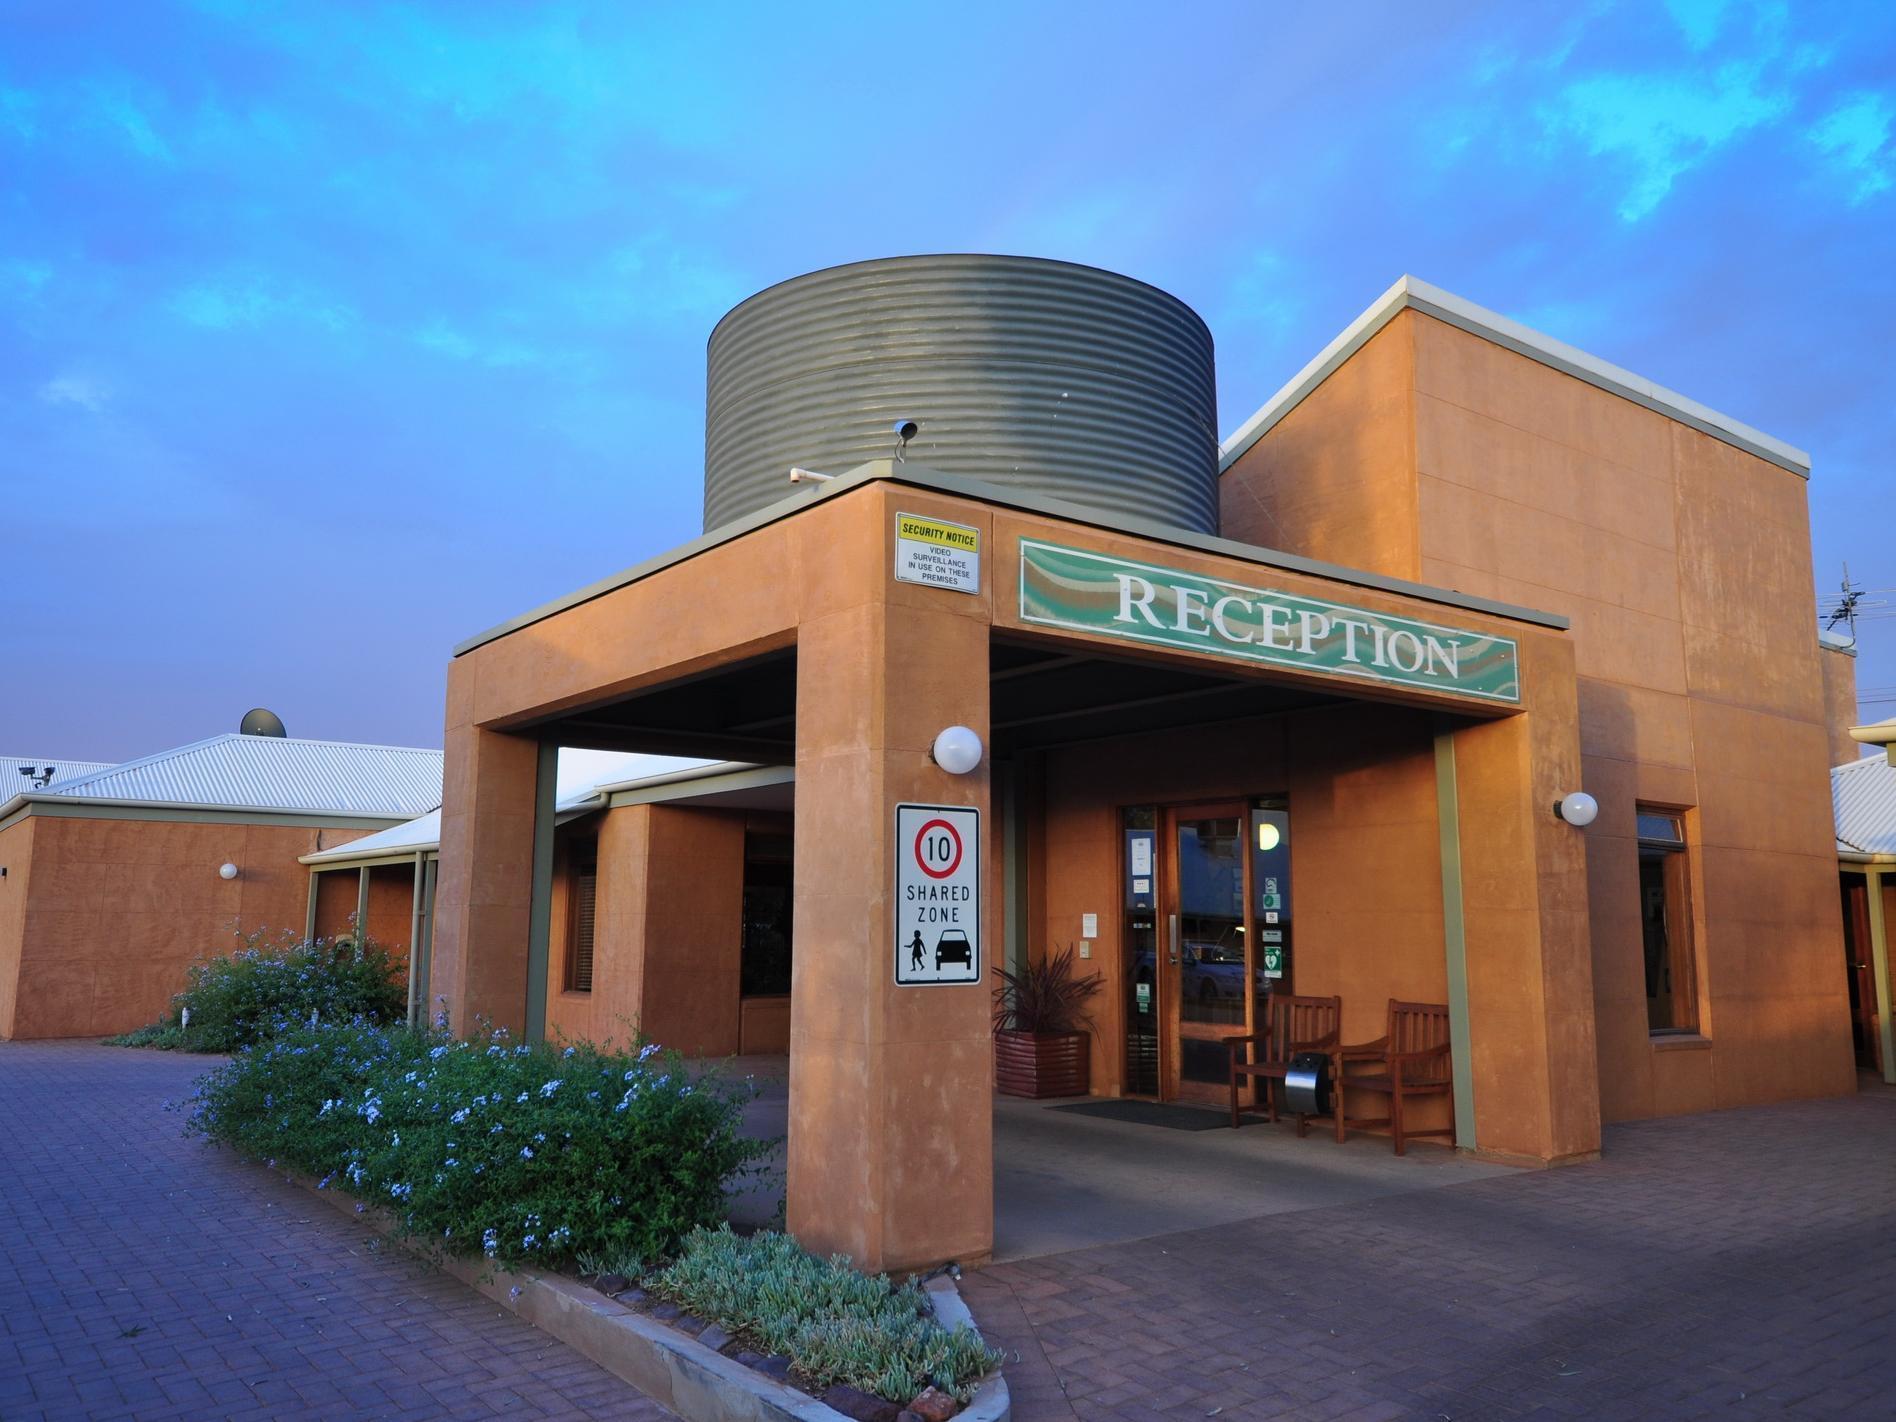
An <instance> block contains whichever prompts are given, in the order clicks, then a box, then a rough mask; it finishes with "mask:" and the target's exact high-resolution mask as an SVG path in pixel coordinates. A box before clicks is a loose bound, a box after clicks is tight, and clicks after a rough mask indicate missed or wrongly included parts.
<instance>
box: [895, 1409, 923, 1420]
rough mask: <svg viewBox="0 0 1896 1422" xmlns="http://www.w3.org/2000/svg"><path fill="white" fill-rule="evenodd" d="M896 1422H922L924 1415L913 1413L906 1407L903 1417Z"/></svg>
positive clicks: (902, 1413)
mask: <svg viewBox="0 0 1896 1422" xmlns="http://www.w3.org/2000/svg"><path fill="white" fill-rule="evenodd" d="M895 1422H922V1414H921V1413H919V1412H911V1411H909V1410H908V1408H906V1407H904V1408H903V1409H902V1412H901V1415H900V1416H898V1417H897V1418H896V1419H895Z"/></svg>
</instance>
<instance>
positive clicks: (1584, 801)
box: [1554, 790, 1600, 829]
mask: <svg viewBox="0 0 1896 1422" xmlns="http://www.w3.org/2000/svg"><path fill="white" fill-rule="evenodd" d="M1554 813H1555V814H1556V815H1559V816H1560V818H1561V819H1563V820H1565V821H1566V822H1567V823H1568V824H1570V825H1572V826H1573V827H1574V828H1575V829H1585V828H1586V827H1587V826H1588V825H1590V824H1592V823H1593V820H1594V817H1595V816H1596V815H1598V814H1599V813H1600V802H1599V801H1598V800H1596V799H1594V798H1593V797H1592V796H1591V795H1589V794H1587V792H1586V791H1584V790H1576V791H1574V792H1573V793H1572V794H1571V795H1562V796H1561V797H1560V798H1559V799H1558V800H1556V801H1554Z"/></svg>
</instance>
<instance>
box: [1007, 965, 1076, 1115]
mask: <svg viewBox="0 0 1896 1422" xmlns="http://www.w3.org/2000/svg"><path fill="white" fill-rule="evenodd" d="M994 971H995V975H996V976H997V977H999V978H1000V980H1001V985H1000V986H999V987H997V988H996V989H995V990H994V1079H995V1086H996V1087H997V1088H998V1089H999V1090H1000V1091H1001V1092H1002V1093H1003V1094H1004V1095H1007V1096H1031V1097H1034V1098H1036V1099H1038V1098H1041V1097H1047V1096H1084V1095H1086V1093H1087V1089H1088V1087H1089V1086H1090V1085H1091V1084H1092V1053H1091V1051H1090V1049H1089V1047H1088V1044H1087V1040H1086V1039H1087V1035H1088V1033H1089V1032H1090V1031H1091V1030H1092V1029H1091V1026H1090V1024H1089V1023H1088V1022H1087V1017H1086V1005H1087V1003H1088V1002H1090V1001H1091V1000H1092V998H1093V996H1094V995H1095V994H1096V993H1098V992H1099V988H1100V979H1099V978H1098V977H1095V976H1092V975H1088V976H1087V977H1080V976H1078V975H1077V974H1076V973H1075V972H1074V971H1073V949H1072V948H1071V947H1068V948H1066V949H1064V950H1062V951H1061V952H1059V953H1053V954H1049V955H1047V956H1045V957H1043V958H1042V959H1041V960H1040V961H1039V962H1037V963H1033V962H1030V963H1028V964H1027V966H1026V967H1024V968H1022V969H1021V970H1020V971H1019V972H1017V973H1010V972H1008V971H1007V970H1006V969H1005V968H996V969H995V970H994Z"/></svg>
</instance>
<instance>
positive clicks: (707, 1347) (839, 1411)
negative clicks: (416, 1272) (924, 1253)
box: [285, 1174, 1011, 1422]
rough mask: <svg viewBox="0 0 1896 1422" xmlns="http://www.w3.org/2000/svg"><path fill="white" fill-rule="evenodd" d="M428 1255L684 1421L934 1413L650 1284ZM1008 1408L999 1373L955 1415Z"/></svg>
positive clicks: (937, 1301) (936, 1306)
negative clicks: (832, 1382)
mask: <svg viewBox="0 0 1896 1422" xmlns="http://www.w3.org/2000/svg"><path fill="white" fill-rule="evenodd" d="M285 1178H286V1179H289V1180H291V1181H292V1182H293V1183H296V1184H300V1185H302V1186H303V1187H304V1188H305V1189H307V1190H309V1191H310V1192H311V1193H312V1194H315V1195H316V1196H317V1197H318V1198H320V1199H322V1200H324V1201H326V1202H327V1203H328V1204H329V1205H330V1206H331V1207H332V1208H334V1209H336V1210H338V1211H340V1212H342V1213H343V1214H345V1215H348V1216H349V1217H350V1218H352V1219H355V1220H356V1221H358V1222H359V1223H363V1224H367V1225H368V1226H370V1227H371V1228H373V1229H375V1230H377V1231H378V1232H379V1233H382V1234H385V1235H389V1236H391V1237H393V1238H394V1239H395V1241H396V1242H397V1243H399V1244H403V1245H404V1246H406V1247H409V1248H411V1249H412V1248H413V1244H412V1241H410V1240H408V1239H406V1238H404V1236H403V1235H402V1233H401V1231H400V1229H399V1228H398V1226H397V1224H396V1222H395V1221H394V1219H393V1218H392V1217H391V1215H390V1214H389V1212H388V1211H386V1210H384V1209H382V1208H381V1207H379V1206H376V1207H366V1206H363V1205H361V1204H359V1203H357V1202H355V1201H352V1200H350V1199H349V1198H348V1197H347V1196H345V1195H341V1194H338V1193H337V1192H336V1191H334V1190H318V1189H317V1188H316V1185H315V1182H313V1181H310V1180H307V1179H302V1178H300V1177H297V1176H295V1175H293V1174H291V1175H286V1176H285ZM416 1252H417V1253H423V1251H416ZM425 1257H426V1258H427V1259H428V1262H431V1263H433V1264H434V1265H435V1266H436V1267H437V1268H440V1269H442V1270H444V1271H445V1272H446V1273H448V1274H451V1275H453V1276H454V1277H455V1278H457V1279H459V1280H460V1281H461V1282H462V1283H464V1284H466V1285H467V1286H468V1287H469V1288H471V1289H474V1290H476V1291H477V1292H478V1293H480V1294H482V1295H483V1296H485V1297H486V1298H488V1299H490V1300H492V1301H493V1302H494V1303H495V1304H497V1305H499V1306H500V1307H502V1308H504V1309H506V1310H508V1311H509V1312H510V1313H513V1314H515V1315H517V1316H518V1317H520V1318H521V1319H523V1320H525V1321H526V1322H527V1323H530V1324H532V1325H533V1326H534V1327H536V1328H538V1329H540V1330H541V1331H542V1332H544V1333H546V1334H548V1335H550V1336H552V1337H554V1338H557V1339H558V1340H559V1341H560V1342H562V1343H564V1344H566V1345H567V1346H568V1347H570V1348H572V1349H573V1350H574V1351H575V1352H578V1353H580V1354H583V1355H584V1356H585V1357H587V1358H589V1359H591V1360H592V1361H593V1362H595V1363H597V1364H598V1365H599V1366H600V1367H602V1368H604V1369H605V1370H606V1371H607V1372H609V1373H611V1374H612V1375H613V1376H615V1377H617V1378H620V1379H622V1380H623V1381H625V1382H627V1383H630V1384H631V1385H632V1386H633V1387H635V1388H637V1389H638V1390H639V1391H640V1392H641V1393H643V1394H645V1395H646V1396H647V1397H650V1398H652V1399H653V1400H654V1401H656V1402H659V1403H661V1404H663V1405H664V1406H666V1407H669V1408H671V1409H672V1410H673V1411H674V1412H676V1413H678V1415H679V1416H680V1417H683V1418H685V1419H686V1422H845V1419H851V1422H882V1420H883V1419H897V1422H927V1416H926V1414H921V1413H913V1412H905V1411H904V1410H902V1409H899V1408H896V1407H894V1406H893V1405H891V1404H889V1403H887V1402H885V1401H884V1400H882V1399H879V1398H872V1397H868V1396H867V1395H865V1394H861V1393H854V1392H853V1391H852V1392H844V1391H839V1390H837V1389H825V1390H823V1391H822V1392H821V1393H818V1392H816V1391H814V1390H813V1389H811V1388H809V1387H806V1386H802V1385H800V1384H799V1380H798V1379H797V1378H796V1376H795V1373H794V1369H792V1368H791V1367H790V1366H789V1361H788V1359H784V1358H770V1357H766V1356H764V1355H760V1354H757V1353H755V1352H754V1351H752V1350H750V1349H748V1348H746V1347H745V1346H744V1344H743V1342H742V1340H741V1339H739V1338H736V1337H731V1336H729V1335H725V1336H723V1337H719V1336H717V1335H713V1336H712V1337H710V1338H706V1337H705V1334H706V1333H707V1332H708V1331H709V1329H710V1328H711V1327H713V1325H711V1324H709V1323H707V1322H706V1321H705V1320H703V1319H699V1318H696V1317H693V1316H691V1315H688V1314H686V1313H685V1312H684V1311H683V1310H682V1309H679V1308H678V1307H677V1305H675V1304H671V1303H669V1302H668V1301H666V1300H663V1299H661V1298H659V1297H658V1296H657V1295H655V1294H651V1293H649V1292H646V1291H643V1290H638V1291H633V1290H632V1289H631V1288H630V1286H628V1289H627V1290H625V1291H620V1292H618V1293H617V1295H616V1296H615V1295H613V1294H608V1293H605V1292H602V1291H601V1290H600V1289H599V1288H598V1287H596V1284H597V1282H598V1281H594V1283H592V1284H589V1283H585V1282H582V1281H581V1280H579V1279H577V1278H574V1277H572V1276H571V1275H567V1274H560V1273H556V1272H554V1271H552V1270H547V1269H540V1268H536V1267H534V1266H532V1265H522V1266H518V1267H516V1268H513V1269H511V1270H502V1269H497V1268H495V1267H494V1266H493V1265H491V1264H486V1263H483V1262H481V1261H477V1260H472V1259H462V1258H455V1257H453V1256H449V1255H443V1254H441V1253H439V1252H438V1251H426V1252H425ZM605 1282H606V1283H607V1284H611V1283H612V1282H613V1281H611V1280H607V1281H605ZM923 1288H924V1289H925V1291H926V1293H927V1296H928V1300H929V1303H930V1305H931V1307H932V1309H933V1311H934V1314H935V1317H936V1319H937V1320H938V1321H939V1322H940V1324H941V1325H942V1327H944V1328H948V1329H951V1330H952V1329H956V1328H964V1327H965V1328H967V1329H968V1330H969V1331H971V1332H972V1331H974V1320H973V1318H972V1317H971V1316H970V1315H969V1313H968V1310H967V1306H966V1305H965V1304H964V1303H962V1301H961V1296H960V1294H959V1293H958V1292H957V1291H956V1289H955V1286H954V1281H953V1280H952V1279H949V1278H947V1277H945V1276H943V1277H938V1278H934V1279H930V1280H929V1281H928V1282H927V1283H926V1284H925V1285H923ZM674 1310H675V1311H674ZM713 1345H716V1346H713ZM1010 1415H1011V1403H1010V1399H1009V1397H1008V1390H1007V1382H1006V1380H1005V1379H1004V1378H1003V1377H1002V1375H1001V1373H1000V1372H999V1371H998V1370H996V1371H994V1372H992V1373H990V1374H989V1375H988V1376H986V1377H985V1378H983V1379H981V1381H980V1382H979V1383H977V1384H976V1385H975V1386H974V1387H973V1388H972V1390H971V1395H970V1398H969V1400H968V1402H967V1404H966V1405H965V1406H964V1407H963V1408H962V1409H961V1410H960V1412H959V1413H957V1414H956V1417H957V1422H1008V1419H1009V1417H1010Z"/></svg>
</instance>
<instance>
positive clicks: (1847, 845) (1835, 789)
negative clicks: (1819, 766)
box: [1830, 755, 1896, 855]
mask: <svg viewBox="0 0 1896 1422" xmlns="http://www.w3.org/2000/svg"><path fill="white" fill-rule="evenodd" d="M1830 803H1831V807H1832V809H1834V810H1835V812H1836V816H1837V852H1838V853H1839V854H1844V853H1854V854H1889V855H1896V765H1891V764H1890V763H1889V758H1888V757H1887V756H1881V755H1867V756H1865V757H1863V759H1862V760H1857V761H1852V762H1851V763H1850V764H1848V765H1840V766H1838V767H1837V768H1836V769H1835V770H1832V771H1831V772H1830Z"/></svg>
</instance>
